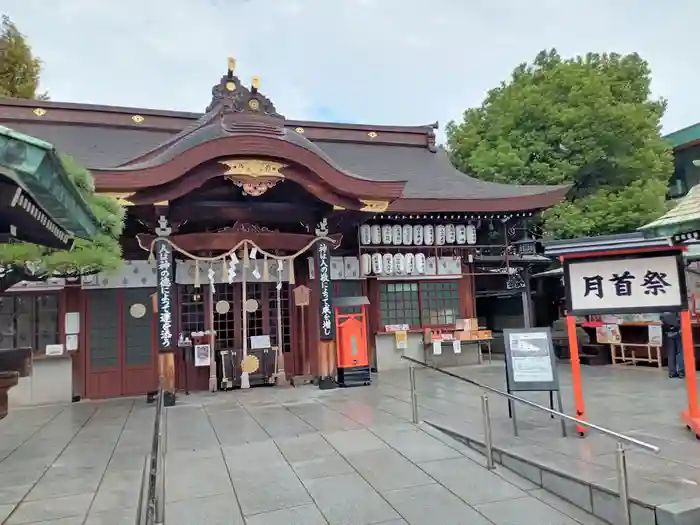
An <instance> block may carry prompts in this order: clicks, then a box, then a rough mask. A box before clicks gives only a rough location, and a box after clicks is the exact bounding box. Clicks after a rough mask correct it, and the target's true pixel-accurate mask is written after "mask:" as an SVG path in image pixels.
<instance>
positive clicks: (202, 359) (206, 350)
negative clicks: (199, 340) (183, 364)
mask: <svg viewBox="0 0 700 525" xmlns="http://www.w3.org/2000/svg"><path fill="white" fill-rule="evenodd" d="M210 363H211V345H194V366H198V367H199V366H209V364H210Z"/></svg>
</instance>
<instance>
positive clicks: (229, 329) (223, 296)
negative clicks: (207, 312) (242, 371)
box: [212, 284, 241, 350]
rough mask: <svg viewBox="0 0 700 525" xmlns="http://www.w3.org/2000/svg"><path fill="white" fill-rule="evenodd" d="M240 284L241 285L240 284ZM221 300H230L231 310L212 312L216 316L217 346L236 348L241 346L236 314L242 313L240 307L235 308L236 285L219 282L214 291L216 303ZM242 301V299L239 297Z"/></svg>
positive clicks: (218, 347) (219, 347)
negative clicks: (223, 312)
mask: <svg viewBox="0 0 700 525" xmlns="http://www.w3.org/2000/svg"><path fill="white" fill-rule="evenodd" d="M239 286H240V285H239ZM219 301H228V304H229V305H230V308H229V311H228V312H227V313H225V314H220V313H218V312H214V313H212V315H213V316H214V331H215V332H216V339H215V343H214V344H215V346H216V348H217V349H224V350H228V349H234V348H237V347H238V346H239V343H238V339H240V336H238V337H237V335H238V334H236V318H235V316H236V314H238V315H240V312H241V311H240V309H238V308H235V305H236V304H237V303H236V295H235V285H231V284H219V285H217V286H216V292H215V293H214V304H216V303H217V302H219ZM238 301H240V299H238Z"/></svg>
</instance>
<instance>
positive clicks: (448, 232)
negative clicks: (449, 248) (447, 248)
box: [445, 224, 457, 244]
mask: <svg viewBox="0 0 700 525" xmlns="http://www.w3.org/2000/svg"><path fill="white" fill-rule="evenodd" d="M456 240H457V228H455V225H454V224H448V225H447V226H445V242H446V243H447V244H454V243H455V241H456Z"/></svg>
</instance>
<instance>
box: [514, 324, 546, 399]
mask: <svg viewBox="0 0 700 525" xmlns="http://www.w3.org/2000/svg"><path fill="white" fill-rule="evenodd" d="M503 337H504V339H505V341H504V342H505V350H506V374H507V377H508V382H507V384H508V391H509V392H518V391H526V390H530V391H537V390H550V391H554V390H559V379H558V377H557V369H556V357H555V356H554V350H553V346H552V332H551V330H550V329H549V328H548V327H542V328H507V329H505V330H503Z"/></svg>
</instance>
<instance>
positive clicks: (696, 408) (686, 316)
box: [681, 310, 700, 438]
mask: <svg viewBox="0 0 700 525" xmlns="http://www.w3.org/2000/svg"><path fill="white" fill-rule="evenodd" d="M681 338H682V342H683V362H684V363H685V389H686V392H687V393H688V410H685V411H683V412H681V418H682V419H683V421H684V422H685V424H686V426H687V427H688V429H689V430H691V431H693V432H694V433H695V435H696V436H697V437H698V438H700V405H698V387H697V383H696V382H695V376H696V372H695V349H694V348H693V331H692V326H691V324H690V312H689V311H688V310H683V311H682V312H681Z"/></svg>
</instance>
